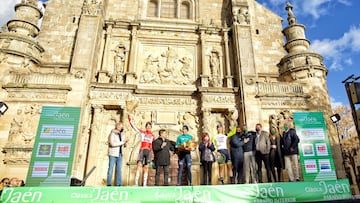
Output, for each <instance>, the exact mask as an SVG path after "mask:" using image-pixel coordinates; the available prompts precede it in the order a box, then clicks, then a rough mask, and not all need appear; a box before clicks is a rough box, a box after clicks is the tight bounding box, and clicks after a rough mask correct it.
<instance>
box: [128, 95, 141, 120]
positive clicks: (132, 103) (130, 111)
mask: <svg viewBox="0 0 360 203" xmlns="http://www.w3.org/2000/svg"><path fill="white" fill-rule="evenodd" d="M125 105H126V113H128V114H129V115H130V116H133V114H134V112H135V109H136V107H137V106H138V102H137V101H136V100H135V98H133V97H132V96H128V98H127V99H126V101H125Z"/></svg>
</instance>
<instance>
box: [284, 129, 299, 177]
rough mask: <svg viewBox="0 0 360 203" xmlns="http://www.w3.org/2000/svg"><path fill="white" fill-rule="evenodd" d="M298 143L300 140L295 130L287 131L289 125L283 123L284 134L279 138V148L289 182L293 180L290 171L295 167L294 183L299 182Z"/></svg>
mask: <svg viewBox="0 0 360 203" xmlns="http://www.w3.org/2000/svg"><path fill="white" fill-rule="evenodd" d="M299 142H300V140H299V137H298V136H297V134H296V131H295V129H293V128H290V129H289V123H288V122H286V123H284V133H283V135H282V137H281V146H282V150H283V154H284V160H285V169H286V170H287V172H288V175H289V179H290V181H291V182H293V181H294V180H295V179H294V174H293V170H292V165H294V167H295V175H296V181H300V173H299V162H298V154H299V149H298V143H299ZM291 162H292V163H291Z"/></svg>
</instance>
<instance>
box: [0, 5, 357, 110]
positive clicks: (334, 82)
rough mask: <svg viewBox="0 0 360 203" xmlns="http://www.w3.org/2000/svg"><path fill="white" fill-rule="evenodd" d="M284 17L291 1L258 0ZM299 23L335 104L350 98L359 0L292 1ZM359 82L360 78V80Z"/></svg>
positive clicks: (6, 11)
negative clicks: (316, 55) (321, 61)
mask: <svg viewBox="0 0 360 203" xmlns="http://www.w3.org/2000/svg"><path fill="white" fill-rule="evenodd" d="M256 1H257V2H259V3H261V4H263V5H264V6H265V7H267V8H268V9H270V10H272V11H273V12H274V13H276V14H278V15H279V16H281V17H282V18H283V19H284V23H283V27H284V26H286V25H287V20H286V18H287V12H286V10H285V5H286V2H288V0H256ZM18 2H20V0H1V6H0V26H2V25H4V24H5V23H6V22H7V21H8V20H9V19H10V18H11V17H13V15H14V5H15V4H16V3H18ZM290 3H291V4H292V5H293V7H294V8H293V12H294V14H295V16H296V17H297V22H298V23H300V24H303V25H305V26H306V37H307V38H308V39H309V40H310V42H311V50H313V51H315V52H317V53H319V54H321V55H322V56H323V57H324V64H325V65H326V67H327V68H328V69H329V72H328V76H327V83H328V89H329V94H330V97H331V100H332V103H333V105H338V104H345V105H348V104H349V101H348V98H347V95H346V92H345V88H344V84H342V83H341V81H343V80H344V79H345V78H347V77H348V76H349V75H351V74H355V77H356V76H360V67H359V66H360V19H359V17H358V16H359V12H360V0H293V1H290ZM359 82H360V80H359Z"/></svg>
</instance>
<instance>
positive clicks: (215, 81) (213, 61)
mask: <svg viewBox="0 0 360 203" xmlns="http://www.w3.org/2000/svg"><path fill="white" fill-rule="evenodd" d="M210 85H211V86H212V87H222V85H223V83H222V77H221V69H220V59H219V53H218V52H216V51H212V52H211V54H210Z"/></svg>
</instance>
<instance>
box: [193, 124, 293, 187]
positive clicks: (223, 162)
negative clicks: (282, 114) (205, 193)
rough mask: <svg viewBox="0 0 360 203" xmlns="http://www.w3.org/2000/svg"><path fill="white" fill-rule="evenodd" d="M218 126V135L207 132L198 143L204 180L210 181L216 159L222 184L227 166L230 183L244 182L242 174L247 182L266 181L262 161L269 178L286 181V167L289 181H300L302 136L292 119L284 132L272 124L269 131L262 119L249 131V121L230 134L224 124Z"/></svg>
mask: <svg viewBox="0 0 360 203" xmlns="http://www.w3.org/2000/svg"><path fill="white" fill-rule="evenodd" d="M216 128H217V132H218V133H217V135H215V136H214V137H213V139H210V138H209V135H208V133H204V134H203V138H202V142H201V143H200V145H199V151H200V154H201V163H202V166H203V180H204V182H203V184H205V185H208V184H211V179H212V172H211V170H212V163H214V162H215V161H217V162H218V166H219V178H218V180H219V182H220V183H221V184H224V169H225V166H226V168H227V175H228V176H229V182H230V183H231V184H235V183H237V184H242V183H244V182H243V176H245V183H246V184H249V183H250V179H252V183H263V177H262V168H263V163H264V166H265V171H266V176H267V182H272V180H274V181H275V182H280V181H283V178H282V170H283V169H284V168H285V169H286V170H287V173H288V176H289V181H300V170H299V163H298V154H299V150H298V143H299V142H300V139H299V137H298V136H297V134H296V131H295V129H293V128H289V123H285V124H284V126H283V128H284V131H283V133H282V134H279V133H278V130H276V129H275V128H271V133H269V132H267V131H265V130H263V129H262V125H261V124H260V123H258V124H256V126H255V131H248V129H247V125H242V126H236V127H234V129H232V131H230V132H229V133H227V134H225V133H224V131H223V127H222V125H221V124H218V125H217V126H216ZM228 140H229V141H228ZM228 143H229V145H228ZM228 146H229V148H230V149H228ZM284 162H285V164H284ZM293 166H294V169H295V175H294V172H293Z"/></svg>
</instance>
